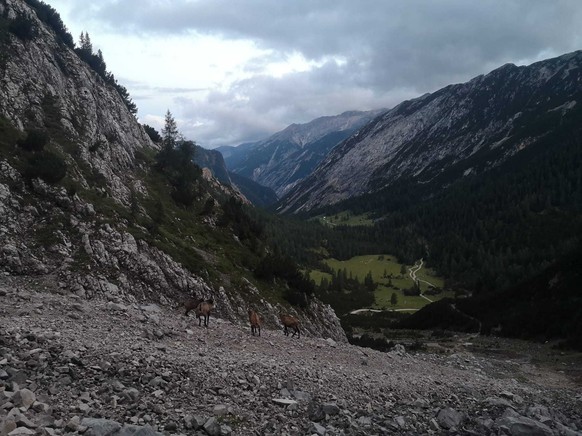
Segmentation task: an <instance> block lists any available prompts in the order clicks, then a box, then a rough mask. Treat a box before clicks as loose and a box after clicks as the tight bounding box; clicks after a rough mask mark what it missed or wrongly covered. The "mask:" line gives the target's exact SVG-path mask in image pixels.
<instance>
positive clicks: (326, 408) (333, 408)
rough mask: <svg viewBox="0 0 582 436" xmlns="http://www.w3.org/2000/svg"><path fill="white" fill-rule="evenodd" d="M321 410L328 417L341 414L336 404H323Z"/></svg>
mask: <svg viewBox="0 0 582 436" xmlns="http://www.w3.org/2000/svg"><path fill="white" fill-rule="evenodd" d="M321 408H322V409H323V412H324V413H325V414H326V415H337V414H338V413H340V408H339V407H338V405H337V404H335V403H323V404H322V406H321Z"/></svg>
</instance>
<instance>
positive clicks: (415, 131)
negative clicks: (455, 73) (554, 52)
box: [280, 52, 582, 212]
mask: <svg viewBox="0 0 582 436" xmlns="http://www.w3.org/2000/svg"><path fill="white" fill-rule="evenodd" d="M581 66H582V52H574V53H570V54H566V55H563V56H560V57H558V58H554V59H549V60H546V61H542V62H537V63H535V64H532V65H530V66H524V67H517V66H515V65H512V64H508V65H504V66H503V67H501V68H498V69H496V70H494V71H492V72H491V73H489V74H487V75H482V76H478V77H476V78H474V79H473V80H471V81H469V82H467V83H463V84H458V85H450V86H447V87H445V88H443V89H441V90H439V91H436V92H434V93H432V94H426V95H423V96H422V97H419V98H417V99H415V100H410V101H405V102H403V103H401V104H400V105H398V106H396V107H395V108H393V109H391V110H389V111H388V112H386V113H385V114H384V115H383V116H381V117H378V118H377V119H375V120H374V121H373V122H371V123H370V124H368V125H367V126H366V127H364V128H362V129H361V130H360V131H359V132H357V133H356V134H354V135H353V136H352V137H350V138H348V139H347V140H345V141H344V142H343V143H342V144H340V145H338V146H337V147H335V148H334V149H333V150H332V151H331V152H330V153H329V155H328V156H327V157H326V158H325V159H324V160H323V161H322V162H321V164H320V165H319V166H318V167H317V168H316V169H315V170H314V171H313V172H312V174H311V175H310V176H309V177H307V178H305V179H304V180H303V181H302V182H301V183H300V184H299V185H298V186H296V187H295V188H293V189H292V190H290V191H289V192H288V194H287V195H286V197H285V198H284V199H283V200H282V205H281V208H280V210H281V211H283V212H297V211H307V210H310V209H314V208H317V207H321V206H325V205H330V204H334V203H337V202H339V201H342V200H345V199H348V198H350V197H354V196H358V195H362V194H366V193H373V192H377V191H379V190H381V189H387V188H390V187H391V186H394V185H395V184H396V183H409V184H410V185H427V186H430V185H434V191H433V193H434V192H436V190H438V189H440V188H441V187H442V186H447V185H448V184H450V183H451V182H452V181H454V180H458V179H460V178H462V177H463V176H467V175H469V174H478V173H482V172H484V171H487V170H488V169H491V168H493V167H496V166H498V165H499V164H500V163H502V162H504V161H506V160H508V159H509V158H511V157H512V156H514V155H515V154H517V153H519V152H520V151H522V150H524V149H527V148H531V147H533V146H534V145H535V144H537V143H538V142H539V141H541V140H543V138H544V137H546V136H547V135H548V133H550V132H552V133H554V134H555V133H556V132H568V131H569V130H571V129H572V126H573V125H574V126H575V125H579V122H580V117H581V111H580V103H579V102H580V99H581V97H582V96H581V94H582V86H581V83H582V82H581V80H580V78H581V76H582V68H581ZM552 146H553V147H559V146H560V142H557V143H555V144H553V145H552ZM437 178H438V179H439V180H437Z"/></svg>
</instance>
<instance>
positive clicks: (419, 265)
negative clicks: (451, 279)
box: [350, 258, 436, 315]
mask: <svg viewBox="0 0 582 436" xmlns="http://www.w3.org/2000/svg"><path fill="white" fill-rule="evenodd" d="M423 264H424V259H423V258H421V259H420V261H419V262H418V263H415V264H414V266H413V267H411V268H409V269H408V275H410V278H411V279H412V281H413V282H414V283H417V282H422V283H426V284H427V285H429V286H433V287H435V288H436V285H435V284H434V283H431V282H428V281H426V280H422V279H419V278H417V277H416V273H418V272H419V271H420V270H421V269H422V265H423ZM420 297H422V298H424V299H425V300H426V301H428V302H429V303H433V300H431V299H430V298H428V297H427V296H426V295H424V294H420ZM417 310H418V309H385V310H382V309H356V310H352V311H351V312H350V314H351V315H356V314H358V313H364V312H373V313H380V312H385V311H392V312H416V311H417Z"/></svg>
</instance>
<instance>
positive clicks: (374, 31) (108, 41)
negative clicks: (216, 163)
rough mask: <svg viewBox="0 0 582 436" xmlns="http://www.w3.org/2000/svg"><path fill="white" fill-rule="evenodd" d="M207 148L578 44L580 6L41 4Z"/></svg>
mask: <svg viewBox="0 0 582 436" xmlns="http://www.w3.org/2000/svg"><path fill="white" fill-rule="evenodd" d="M45 2H47V3H49V4H50V5H51V6H53V7H54V8H55V9H56V10H57V11H58V12H59V14H60V15H61V18H62V19H63V21H64V22H65V24H66V25H67V28H68V29H69V31H70V32H71V34H72V35H73V37H74V38H75V40H76V41H78V36H79V34H80V33H81V31H87V32H89V35H90V37H91V41H92V43H93V47H94V49H95V50H97V49H101V50H102V52H103V55H104V58H105V61H106V63H107V67H108V69H109V70H110V71H112V72H113V73H114V74H115V76H116V78H117V79H118V81H119V82H120V83H121V84H123V85H124V86H126V88H127V89H128V90H129V92H130V94H131V96H132V97H133V99H134V101H135V102H136V104H137V106H138V109H139V112H138V117H139V119H140V121H141V122H142V123H146V124H149V125H152V126H154V127H156V128H158V129H161V127H162V126H163V119H164V114H165V112H166V110H167V109H169V110H170V111H171V112H172V114H173V115H174V117H175V118H176V120H177V122H178V127H179V129H180V131H181V132H182V133H183V134H184V136H185V137H186V138H188V139H193V140H195V141H196V142H198V143H199V144H200V145H202V146H204V147H207V148H214V147H217V146H219V145H238V144H240V143H243V142H246V141H254V140H258V139H263V138H266V137H267V136H269V135H271V134H272V133H275V132H277V131H279V130H282V129H283V128H285V127H286V126H288V125H289V124H291V123H305V122H308V121H311V120H312V119H314V118H317V117H319V116H323V115H335V114H339V113H341V112H343V111H346V110H354V109H357V110H369V109H377V108H382V107H386V108H389V107H393V106H394V105H396V104H398V103H399V102H401V101H403V100H405V99H408V98H413V97H416V96H419V95H421V94H424V93H425V92H431V91H435V90H437V89H439V88H441V87H443V86H446V85H448V84H450V83H458V82H464V81H466V80H469V79H471V78H472V77H474V76H476V75H479V74H482V73H487V72H489V71H491V70H492V69H494V68H497V67H498V66H501V65H503V64H505V63H507V62H512V63H515V64H518V65H524V64H529V63H532V62H535V61H538V60H541V59H545V58H548V57H553V56H557V55H560V54H563V53H566V52H570V51H574V50H577V49H582V26H581V25H580V23H582V1H579V0H475V1H469V0H438V1H436V0H375V1H372V0H319V1H318V0H237V1H232V0H99V1H92V2H88V1H87V0H45Z"/></svg>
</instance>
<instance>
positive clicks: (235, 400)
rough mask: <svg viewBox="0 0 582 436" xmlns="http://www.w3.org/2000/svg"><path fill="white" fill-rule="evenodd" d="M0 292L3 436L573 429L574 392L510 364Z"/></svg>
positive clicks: (7, 284) (581, 416) (29, 284)
mask: <svg viewBox="0 0 582 436" xmlns="http://www.w3.org/2000/svg"><path fill="white" fill-rule="evenodd" d="M46 288H49V289H53V290H54V291H58V292H49V291H47V289H46ZM0 293H1V294H0V295H2V303H3V304H2V305H0V368H1V369H3V370H4V371H5V374H4V375H2V373H1V372H0V432H1V433H2V434H8V433H10V432H13V431H16V433H10V434H49V435H59V434H71V435H77V434H85V435H129V434H140V435H156V434H182V435H186V434H187V435H191V434H194V435H229V434H232V435H241V436H245V435H257V434H260V435H263V434H265V435H266V434H269V435H304V434H320V435H324V434H325V435H338V436H339V435H368V434H496V435H497V434H499V435H501V434H504V435H506V434H509V435H525V434H539V435H575V434H579V432H580V430H581V429H582V407H581V406H582V394H581V393H580V387H579V386H576V385H574V384H573V383H571V382H569V381H568V379H566V377H565V376H564V375H563V374H562V375H560V374H558V373H551V374H549V373H547V372H544V371H546V370H545V369H544V368H542V367H536V368H533V367H532V365H523V360H522V359H521V357H520V358H519V359H517V358H516V359H508V358H507V357H500V358H491V357H484V356H481V355H477V354H473V353H469V352H463V353H458V354H454V355H449V356H447V355H443V354H440V355H435V354H430V353H422V354H410V353H408V352H406V351H402V352H401V353H399V354H398V353H380V352H378V351H375V350H370V349H363V348H358V347H355V346H352V345H349V344H345V343H340V344H333V345H332V344H331V343H330V342H329V341H327V340H325V339H323V338H318V337H314V336H311V335H306V336H302V337H301V339H296V338H289V337H286V336H284V335H283V332H282V329H281V328H279V329H278V330H272V329H263V330H262V334H261V336H260V337H258V336H252V335H251V332H250V328H248V327H244V328H243V327H241V326H239V325H236V324H233V323H231V322H229V321H226V320H223V319H215V318H211V320H210V325H209V327H208V328H204V327H198V325H197V322H195V319H194V317H189V318H186V317H184V316H182V314H180V313H176V312H175V311H172V310H168V309H165V308H163V307H159V306H155V305H148V306H144V305H140V304H127V305H124V306H123V307H119V306H116V307H113V306H112V305H110V304H107V303H106V302H104V301H102V300H97V299H95V300H86V299H82V298H78V297H76V296H75V295H74V294H72V293H71V292H70V291H68V290H66V289H65V290H63V289H61V290H59V289H58V287H57V284H56V283H51V281H50V278H44V279H43V280H40V279H38V278H26V277H8V278H6V277H1V278H0ZM76 315H79V316H76ZM152 332H159V334H152ZM362 356H365V357H366V360H367V365H365V366H364V365H362V364H361V358H362ZM525 366H528V367H529V368H530V369H529V370H527V371H526V370H525V368H524V367H525ZM522 369H523V370H522Z"/></svg>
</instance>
